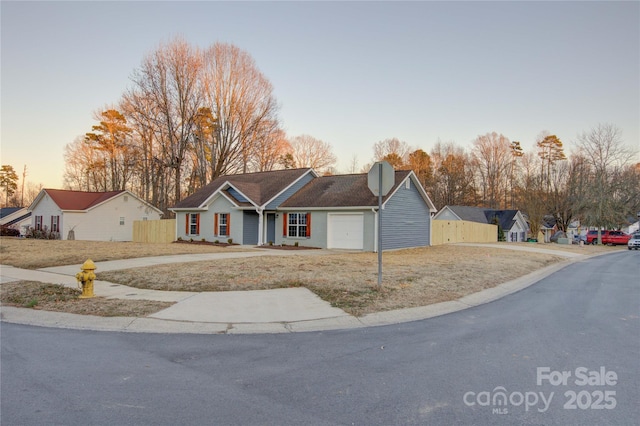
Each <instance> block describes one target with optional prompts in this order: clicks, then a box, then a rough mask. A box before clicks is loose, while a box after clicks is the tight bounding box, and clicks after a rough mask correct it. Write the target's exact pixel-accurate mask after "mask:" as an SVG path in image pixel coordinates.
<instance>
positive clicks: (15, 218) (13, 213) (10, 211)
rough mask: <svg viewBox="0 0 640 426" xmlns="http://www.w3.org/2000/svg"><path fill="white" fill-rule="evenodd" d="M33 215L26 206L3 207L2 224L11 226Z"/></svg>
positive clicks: (0, 222) (0, 217)
mask: <svg viewBox="0 0 640 426" xmlns="http://www.w3.org/2000/svg"><path fill="white" fill-rule="evenodd" d="M29 217H31V212H30V211H28V210H27V209H26V208H25V207H3V208H1V209H0V225H2V226H11V225H15V224H16V223H19V222H22V221H23V220H25V219H28V218H29Z"/></svg>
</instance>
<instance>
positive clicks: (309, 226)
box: [306, 213, 311, 238]
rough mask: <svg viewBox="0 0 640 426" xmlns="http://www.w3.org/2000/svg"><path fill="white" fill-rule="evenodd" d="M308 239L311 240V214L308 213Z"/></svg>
mask: <svg viewBox="0 0 640 426" xmlns="http://www.w3.org/2000/svg"><path fill="white" fill-rule="evenodd" d="M306 237H307V238H311V213H307V235H306Z"/></svg>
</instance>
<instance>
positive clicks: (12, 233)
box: [0, 226, 20, 237]
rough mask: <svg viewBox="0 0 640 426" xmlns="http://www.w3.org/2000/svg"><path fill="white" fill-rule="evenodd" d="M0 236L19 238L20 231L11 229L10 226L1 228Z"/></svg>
mask: <svg viewBox="0 0 640 426" xmlns="http://www.w3.org/2000/svg"><path fill="white" fill-rule="evenodd" d="M0 235H2V236H3V237H19V236H20V231H19V230H17V229H14V228H9V227H8V226H2V227H1V228H0Z"/></svg>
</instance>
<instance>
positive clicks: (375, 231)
mask: <svg viewBox="0 0 640 426" xmlns="http://www.w3.org/2000/svg"><path fill="white" fill-rule="evenodd" d="M371 211H372V212H373V217H374V219H373V252H374V253H377V252H378V210H377V209H376V208H375V207H372V208H371Z"/></svg>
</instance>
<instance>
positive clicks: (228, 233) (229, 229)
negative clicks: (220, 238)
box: [227, 213, 231, 236]
mask: <svg viewBox="0 0 640 426" xmlns="http://www.w3.org/2000/svg"><path fill="white" fill-rule="evenodd" d="M229 235H231V213H227V236H229Z"/></svg>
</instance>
